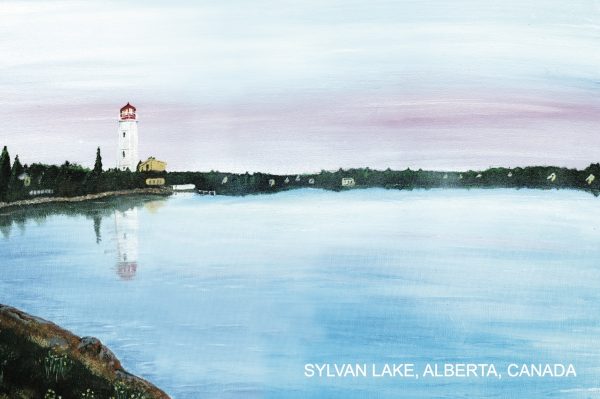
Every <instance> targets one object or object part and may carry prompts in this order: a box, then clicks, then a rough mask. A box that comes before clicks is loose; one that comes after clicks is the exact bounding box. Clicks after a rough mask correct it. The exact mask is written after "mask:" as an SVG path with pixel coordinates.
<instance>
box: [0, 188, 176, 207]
mask: <svg viewBox="0 0 600 399" xmlns="http://www.w3.org/2000/svg"><path fill="white" fill-rule="evenodd" d="M172 192H173V191H172V190H171V189H169V188H135V189H132V190H118V191H106V192H103V193H96V194H88V195H80V196H77V197H41V198H32V199H28V200H22V201H14V202H0V209H2V208H6V207H9V206H10V207H19V206H29V205H38V204H48V203H52V202H82V201H89V200H95V199H100V198H106V197H115V196H122V195H138V194H154V195H169V194H171V193H172Z"/></svg>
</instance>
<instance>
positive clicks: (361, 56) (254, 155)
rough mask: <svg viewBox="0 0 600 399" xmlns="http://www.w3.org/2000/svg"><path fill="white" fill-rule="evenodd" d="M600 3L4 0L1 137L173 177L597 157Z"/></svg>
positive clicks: (20, 148) (42, 154) (26, 150)
mask: <svg viewBox="0 0 600 399" xmlns="http://www.w3.org/2000/svg"><path fill="white" fill-rule="evenodd" d="M599 49H600V0H592V1H577V0H573V1H564V0H560V1H556V0H518V1H514V0H502V1H493V0H454V1H447V0H444V1H442V0H398V1H383V0H369V1H365V0H363V1H355V0H339V1H338V0H299V1H291V0H271V1H268V0H253V1H247V0H221V1H217V2H215V1H126V0H122V1H118V2H113V1H105V0H102V1H85V2H81V1H39V2H38V1H0V145H8V147H9V150H10V152H11V155H13V156H14V154H16V153H18V154H19V156H20V159H21V160H22V161H23V162H25V163H32V162H45V163H62V162H64V160H67V159H68V160H69V161H71V162H78V163H81V164H83V165H84V166H92V165H93V162H94V159H95V151H96V147H98V146H99V147H101V150H102V154H103V159H104V165H105V167H113V166H115V162H116V155H117V138H118V130H117V128H118V121H117V120H118V111H119V108H120V107H121V106H122V105H124V104H125V103H127V102H131V103H132V104H134V105H135V106H136V107H137V109H138V115H139V136H140V144H139V148H140V156H141V157H143V158H145V157H147V156H155V157H157V158H159V159H162V160H165V161H166V162H167V164H168V166H167V169H168V170H221V171H231V172H245V171H249V172H254V171H265V172H275V173H300V172H313V171H319V170H321V169H328V170H331V169H338V168H340V167H341V168H349V167H366V166H368V167H371V168H377V169H385V168H388V167H389V168H392V169H405V168H407V167H410V168H413V169H418V168H423V169H434V170H463V169H483V168H487V167H491V166H507V167H514V166H526V165H557V166H568V167H578V168H582V167H585V166H587V165H589V164H590V163H592V162H599V161H600V95H599V90H600V51H599Z"/></svg>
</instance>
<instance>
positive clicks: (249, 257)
mask: <svg viewBox="0 0 600 399" xmlns="http://www.w3.org/2000/svg"><path fill="white" fill-rule="evenodd" d="M41 209H45V208H41ZM6 213H7V211H5V215H4V216H1V217H0V232H1V233H2V235H1V236H0V302H2V303H5V304H10V305H13V306H16V307H18V308H22V309H23V310H25V311H27V312H30V313H32V314H35V315H38V316H41V317H44V318H47V319H49V320H52V321H54V322H56V323H58V324H60V325H61V326H63V327H65V328H68V329H70V330H72V331H73V332H74V333H76V334H78V335H93V336H96V337H98V338H100V339H101V340H102V341H103V342H104V343H106V344H107V345H108V346H109V347H110V348H112V349H113V350H114V352H115V353H116V354H117V356H118V357H119V358H120V359H121V361H122V363H123V365H124V366H125V368H126V369H128V370H129V371H131V372H133V373H135V374H138V375H141V376H143V377H145V378H147V379H149V380H150V381H152V382H154V383H155V384H156V385H158V386H159V387H161V388H163V389H164V390H165V391H167V392H168V393H169V394H170V395H172V397H173V398H177V399H184V398H194V399H195V398H303V399H306V398H350V399H351V398H399V397H406V398H460V397H465V398H498V397H501V398H546V397H561V398H590V397H600V339H599V338H598V337H600V245H599V243H600V229H599V226H600V199H598V198H595V197H593V196H592V195H589V194H586V193H583V192H575V191H528V190H525V191H512V190H472V191H466V190H462V191H461V190H446V191H444V190H431V191H412V192H403V191H385V190H375V189H374V190H354V191H349V192H343V193H332V192H323V191H317V190H304V191H293V192H286V193H281V194H276V195H269V196H250V197H245V198H227V197H202V196H194V195H193V194H183V195H176V196H173V197H171V198H168V199H151V198H138V199H120V200H112V201H108V202H103V203H95V204H85V205H72V206H69V207H64V206H63V207H60V206H59V207H55V209H54V210H49V211H44V212H41V211H39V210H38V211H36V212H32V211H31V210H28V211H27V212H25V213H23V212H14V213H12V214H9V215H6ZM546 361H549V362H560V363H573V364H574V366H575V367H576V370H577V377H576V378H567V379H565V378H555V379H553V378H548V377H546V378H521V379H510V378H504V377H503V378H502V379H495V378H487V379H485V378H439V379H423V378H422V379H419V380H416V379H390V378H387V379H381V378H379V379H377V378H356V379H351V378H345V379H344V378H321V379H319V378H312V379H311V378H307V377H305V376H304V365H305V363H345V362H350V363H363V362H364V363H368V364H371V363H377V364H384V363H394V362H395V363H407V362H410V363H415V364H416V369H417V371H420V369H421V368H422V367H423V366H424V365H425V364H426V363H436V362H437V363H444V362H462V363H466V362H474V363H495V364H496V365H497V367H498V371H499V372H504V371H505V370H504V369H503V368H504V367H505V365H506V364H508V363H513V362H515V363H521V362H524V363H538V362H546Z"/></svg>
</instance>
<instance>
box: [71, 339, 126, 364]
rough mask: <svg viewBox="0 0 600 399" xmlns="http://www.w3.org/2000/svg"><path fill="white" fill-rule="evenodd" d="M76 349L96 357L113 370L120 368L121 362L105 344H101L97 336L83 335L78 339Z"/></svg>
mask: <svg viewBox="0 0 600 399" xmlns="http://www.w3.org/2000/svg"><path fill="white" fill-rule="evenodd" d="M77 349H78V350H79V352H81V353H86V354H88V355H89V356H92V357H96V358H97V359H98V360H99V361H101V362H102V363H104V364H106V365H107V366H108V367H109V368H111V369H113V370H115V371H116V370H122V369H123V367H121V362H120V361H119V359H117V357H116V356H115V354H114V353H112V351H111V350H110V349H108V348H107V347H106V346H104V345H102V342H100V340H99V339H98V338H94V337H83V338H81V339H80V340H79V345H77Z"/></svg>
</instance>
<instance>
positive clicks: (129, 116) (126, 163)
mask: <svg viewBox="0 0 600 399" xmlns="http://www.w3.org/2000/svg"><path fill="white" fill-rule="evenodd" d="M137 123H138V121H137V115H136V109H135V107H134V106H133V105H131V104H129V103H127V105H125V106H124V107H123V108H121V112H120V114H119V148H118V150H119V153H118V154H117V168H118V169H119V170H127V169H129V170H130V171H132V172H135V169H136V167H137V164H138V161H139V160H140V158H139V157H138V126H137Z"/></svg>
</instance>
